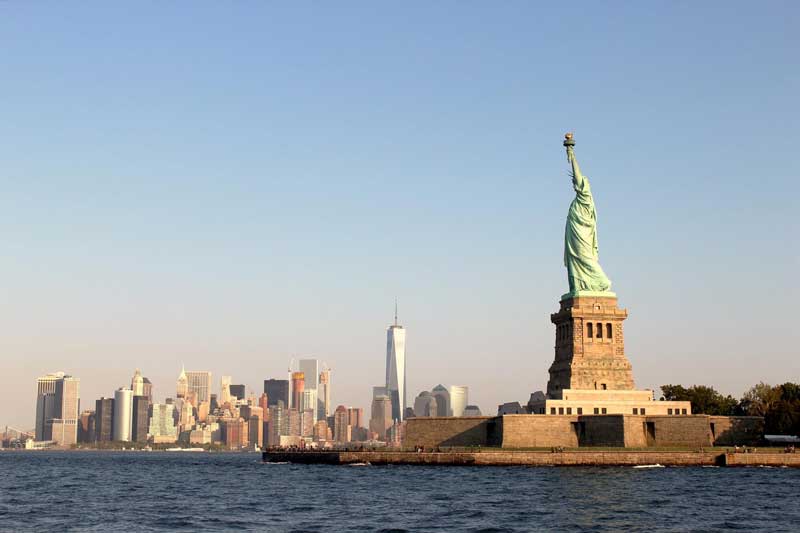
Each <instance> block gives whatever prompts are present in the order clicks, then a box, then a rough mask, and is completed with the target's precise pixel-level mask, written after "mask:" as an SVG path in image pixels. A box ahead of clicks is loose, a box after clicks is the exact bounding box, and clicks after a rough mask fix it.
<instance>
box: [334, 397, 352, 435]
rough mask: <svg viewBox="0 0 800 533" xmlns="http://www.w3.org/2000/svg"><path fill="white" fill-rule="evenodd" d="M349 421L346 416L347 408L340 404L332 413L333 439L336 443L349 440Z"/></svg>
mask: <svg viewBox="0 0 800 533" xmlns="http://www.w3.org/2000/svg"><path fill="white" fill-rule="evenodd" d="M349 422H350V421H349V420H348V416H347V408H346V407H345V406H344V405H340V406H339V407H337V408H336V411H335V412H334V413H333V440H334V441H336V442H338V443H346V442H350V432H351V427H350V423H349Z"/></svg>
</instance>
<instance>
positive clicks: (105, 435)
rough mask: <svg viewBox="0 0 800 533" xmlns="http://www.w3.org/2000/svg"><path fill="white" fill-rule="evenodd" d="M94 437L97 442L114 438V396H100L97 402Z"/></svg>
mask: <svg viewBox="0 0 800 533" xmlns="http://www.w3.org/2000/svg"><path fill="white" fill-rule="evenodd" d="M94 439H95V440H96V441H97V442H109V441H111V440H114V398H100V399H99V400H97V401H96V402H95V408H94Z"/></svg>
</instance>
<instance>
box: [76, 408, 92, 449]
mask: <svg viewBox="0 0 800 533" xmlns="http://www.w3.org/2000/svg"><path fill="white" fill-rule="evenodd" d="M78 442H86V443H88V442H94V411H84V412H82V413H81V418H80V420H79V421H78Z"/></svg>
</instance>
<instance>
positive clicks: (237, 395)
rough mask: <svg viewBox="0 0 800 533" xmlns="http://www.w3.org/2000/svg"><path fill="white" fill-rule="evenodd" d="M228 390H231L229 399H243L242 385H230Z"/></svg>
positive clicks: (243, 390) (243, 388)
mask: <svg viewBox="0 0 800 533" xmlns="http://www.w3.org/2000/svg"><path fill="white" fill-rule="evenodd" d="M230 391H231V401H236V400H244V398H245V387H244V385H231V386H230Z"/></svg>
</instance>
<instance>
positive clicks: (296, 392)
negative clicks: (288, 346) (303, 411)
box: [289, 372, 306, 409]
mask: <svg viewBox="0 0 800 533" xmlns="http://www.w3.org/2000/svg"><path fill="white" fill-rule="evenodd" d="M305 381H306V376H305V374H303V373H302V372H292V404H291V405H290V406H289V407H290V408H292V409H299V408H300V406H301V405H302V402H303V391H304V390H305Z"/></svg>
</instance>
